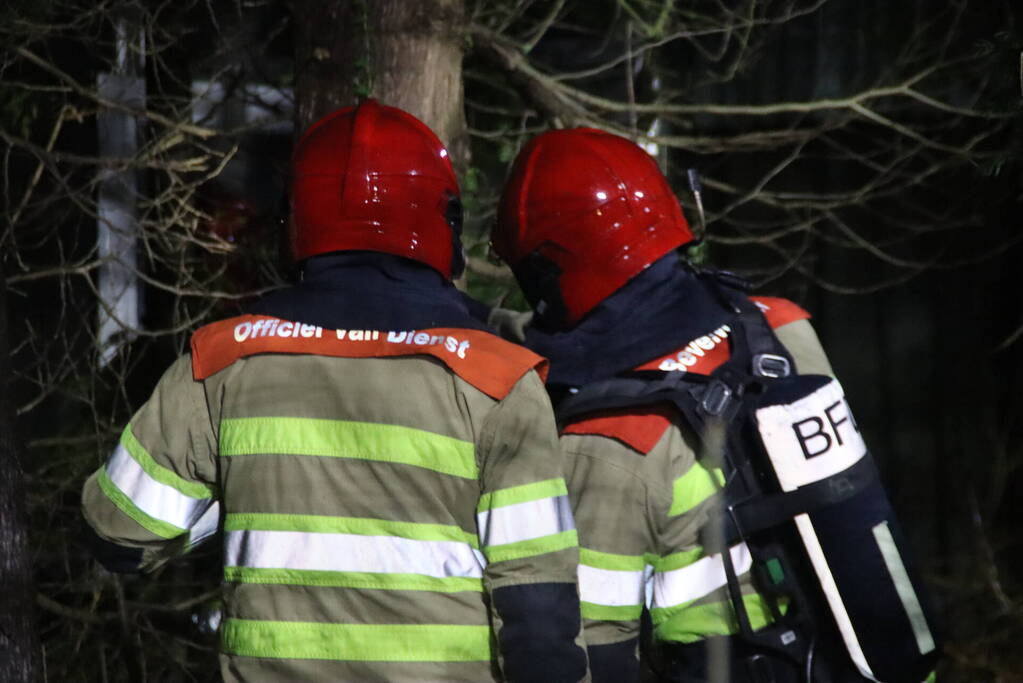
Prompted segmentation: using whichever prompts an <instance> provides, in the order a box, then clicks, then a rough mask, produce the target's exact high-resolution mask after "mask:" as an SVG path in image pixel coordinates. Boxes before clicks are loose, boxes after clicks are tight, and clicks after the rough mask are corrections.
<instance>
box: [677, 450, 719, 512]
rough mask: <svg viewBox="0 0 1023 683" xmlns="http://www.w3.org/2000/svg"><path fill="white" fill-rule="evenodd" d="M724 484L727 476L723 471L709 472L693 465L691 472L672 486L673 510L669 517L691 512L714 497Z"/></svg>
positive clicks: (695, 464)
mask: <svg viewBox="0 0 1023 683" xmlns="http://www.w3.org/2000/svg"><path fill="white" fill-rule="evenodd" d="M715 481H716V482H717V483H716V484H715ZM724 484H725V475H724V473H723V472H722V471H721V470H719V469H716V468H715V469H710V470H708V469H707V468H705V467H704V466H703V465H701V464H700V463H698V462H697V463H693V466H692V467H690V468H689V471H688V472H686V473H685V474H683V475H682V476H681V477H679V478H678V479H676V480H675V482H674V484H672V489H673V493H672V498H671V509H670V510H668V515H670V516H675V515H681V514H685V513H686V512H689V511H690V510H692V509H693V508H695V507H696V506H697V505H699V504H700V503H702V502H704V501H705V500H707V499H708V498H710V497H711V496H713V495H714V494H715V493H716V492H717V490H718V488H720V487H722V486H724Z"/></svg>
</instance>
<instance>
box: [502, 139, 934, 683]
mask: <svg viewBox="0 0 1023 683" xmlns="http://www.w3.org/2000/svg"><path fill="white" fill-rule="evenodd" d="M691 242H693V234H692V232H691V230H690V228H689V226H688V224H687V222H686V220H685V218H684V216H683V214H682V211H681V209H680V207H679V203H678V201H677V199H676V198H675V196H674V195H673V193H672V191H671V189H670V187H669V185H668V183H667V181H666V180H665V178H664V176H663V175H662V174H661V172H660V170H659V169H658V167H657V165H656V163H655V162H654V160H653V159H652V158H651V157H650V156H649V155H648V154H647V153H645V152H644V151H643V150H642V149H641V148H639V147H638V146H636V145H635V144H633V143H632V142H630V141H628V140H626V139H624V138H621V137H618V136H615V135H611V134H609V133H605V132H602V131H598V130H593V129H569V130H557V131H550V132H547V133H544V134H542V135H540V136H538V137H536V138H534V139H533V140H531V141H530V142H529V143H528V144H527V145H525V146H524V148H523V149H522V151H521V152H520V153H519V155H518V157H517V159H516V161H515V163H514V166H513V168H512V171H511V173H510V176H509V179H508V181H507V185H506V187H505V190H504V193H503V196H502V199H501V204H500V208H499V213H498V219H497V223H496V226H495V228H494V233H493V236H492V247H493V249H494V250H495V252H496V253H497V254H498V255H499V256H501V257H502V258H503V259H504V260H505V262H507V263H508V264H509V265H510V266H511V268H512V270H513V271H514V273H515V275H516V277H517V280H518V282H519V284H520V285H521V287H522V290H523V292H524V294H525V296H526V298H527V299H528V301H529V303H530V304H531V306H532V308H533V311H534V312H533V314H532V315H531V316H515V315H510V314H508V312H501V311H495V313H494V314H492V316H491V321H492V322H493V323H494V324H495V325H497V326H500V327H501V328H502V330H503V334H505V335H506V336H510V337H513V338H519V339H521V340H524V342H525V344H526V345H527V346H528V347H529V348H531V349H533V350H534V351H536V352H537V353H540V354H541V355H543V356H545V357H547V358H549V359H550V361H551V370H550V374H549V377H548V390H549V392H550V394H551V396H552V398H553V399H554V401H555V405H556V406H557V405H558V403H559V401H561V400H562V399H565V400H567V397H571V396H573V394H574V393H575V392H578V391H579V390H580V388H581V387H582V388H585V387H588V386H593V385H594V384H595V383H598V382H602V381H605V380H608V378H614V377H621V376H633V377H640V376H648V375H651V374H654V375H657V376H658V377H670V376H672V375H673V373H674V374H675V375H679V374H682V373H685V374H686V376H693V375H702V376H704V377H707V376H709V375H710V374H711V373H712V372H713V371H714V370H715V368H718V367H720V366H721V365H722V363H723V362H725V361H726V360H727V359H728V358H729V357H730V353H731V351H730V334H731V333H732V332H733V331H734V328H735V324H734V322H733V316H734V311H733V310H730V309H729V307H728V306H727V305H725V303H724V302H723V301H722V299H721V297H720V296H718V292H717V291H716V290H715V286H712V284H711V280H712V279H713V278H708V277H707V276H706V274H704V273H701V272H699V271H698V270H697V269H695V268H693V267H692V266H690V265H689V264H688V263H687V262H686V261H685V260H684V259H682V258H680V255H679V250H680V249H681V248H683V247H685V246H686V245H687V244H690V243H691ZM720 277H722V278H724V277H726V276H724V275H722V276H720ZM743 299H744V300H745V301H747V302H748V301H749V300H748V299H746V298H745V297H743ZM753 301H754V302H755V303H756V305H757V307H759V309H760V310H761V311H763V314H764V317H766V321H767V323H768V324H769V325H770V328H773V333H774V335H775V336H776V338H777V340H778V341H779V342H780V343H781V345H782V346H783V347H784V349H786V350H787V355H788V356H789V357H790V358H791V360H792V361H793V362H794V365H795V368H794V370H795V371H796V372H797V373H799V374H815V375H823V376H831V375H832V369H831V366H830V365H829V362H828V359H827V357H826V356H825V353H824V351H823V350H822V348H821V345H820V343H819V341H818V339H817V337H816V335H815V333H814V331H813V329H812V327H811V325H810V322H809V320H808V319H809V314H808V313H807V312H806V311H804V310H803V309H801V308H800V307H799V306H797V305H796V304H794V303H792V302H790V301H787V300H784V299H777V298H763V297H754V298H753ZM730 323H731V324H730ZM765 327H766V326H765ZM846 427H847V428H848V424H847V425H846ZM562 447H563V449H564V451H565V453H566V457H567V468H568V469H567V475H566V477H567V480H568V489H569V496H570V499H571V501H572V507H573V512H574V515H575V519H576V523H577V524H578V527H579V542H580V566H579V587H580V597H581V601H582V603H581V604H582V616H583V623H584V627H585V634H586V642H587V645H588V649H589V657H590V665H591V670H592V672H593V680H594V681H608V682H611V681H616V682H622V681H635V680H638V677H639V676H640V662H639V654H638V653H639V650H640V632H641V617H644V618H646V617H648V618H649V628H650V629H652V639H653V641H654V642H655V643H656V644H657V647H656V648H655V651H656V652H657V657H656V658H651V661H652V662H653V661H660V664H659V665H657V666H656V667H655V668H658V669H659V670H660V675H661V676H663V677H664V679H665V680H672V681H687V682H696V681H706V680H711V679H712V678H713V680H716V681H718V680H720V681H730V682H733V683H738V682H745V681H751V682H756V683H760V682H766V681H789V680H791V681H795V680H801V677H802V675H803V671H802V669H804V668H805V667H806V666H810V667H811V668H812V662H810V664H809V665H807V663H806V662H805V661H795V660H789V659H787V658H785V657H781V656H777V657H765V656H764V653H763V652H761V651H760V650H758V649H756V648H752V647H751V646H749V645H748V643H747V641H746V640H743V639H740V638H737V637H736V634H737V632H738V629H739V625H738V620H737V617H736V609H735V607H733V605H735V604H737V602H738V601H741V604H742V607H743V608H744V609H743V611H744V612H745V616H746V618H747V619H748V627H749V630H751V631H755V632H760V631H761V630H762V629H764V628H765V627H767V626H768V625H769V624H771V623H772V621H773V620H774V617H773V616H772V615H773V614H775V612H772V605H771V604H769V603H768V602H767V601H766V600H765V598H764V597H763V595H762V594H761V593H762V592H758V590H757V589H756V588H755V585H754V582H753V581H752V578H751V571H750V570H751V568H752V565H753V562H752V559H751V553H750V549H749V547H748V546H747V545H746V544H745V543H744V542H736V543H734V544H733V545H731V546H730V548H731V550H730V551H729V557H728V558H727V559H729V560H730V561H731V565H732V567H733V569H734V572H733V575H734V576H737V579H738V581H737V583H738V586H735V585H734V584H733V586H732V588H735V589H737V590H730V587H729V585H728V584H729V579H728V576H727V573H726V570H725V564H726V563H725V562H724V560H725V558H723V557H722V555H723V552H722V550H721V549H722V548H724V547H729V546H728V545H723V544H722V542H721V538H720V537H719V538H713V536H714V535H715V534H714V531H713V529H712V526H713V525H711V524H710V520H711V519H712V518H714V517H713V516H714V514H715V512H716V511H717V510H719V509H720V504H721V495H722V494H721V488H722V485H723V483H724V476H723V473H722V469H721V467H720V466H719V465H717V464H715V463H714V462H709V461H704V460H703V459H701V458H700V457H698V455H697V454H698V453H699V452H700V448H701V446H700V442H699V440H698V435H697V434H696V433H695V431H694V429H693V428H692V427H690V425H689V424H688V423H687V422H686V421H685V420H683V419H682V415H680V413H679V411H678V410H677V409H676V408H675V407H674V406H672V405H670V404H667V403H661V404H657V403H654V404H650V405H641V406H634V407H625V408H619V409H613V410H603V411H598V412H593V413H590V414H585V415H582V416H575V417H574V418H572V419H570V420H569V421H568V422H567V424H564V425H563V427H562ZM715 546H716V548H717V550H715ZM645 608H646V609H648V611H645ZM783 639H784V637H783ZM921 642H923V643H924V645H923V646H922V648H924V647H927V641H926V638H925V639H923V640H922V641H921ZM930 646H931V647H932V648H933V642H931V644H930ZM816 647H817V651H818V654H820V652H821V648H824V647H825V646H824V645H822V644H820V643H818V644H817V645H816ZM921 651H922V652H923V649H921ZM715 652H719V653H724V654H723V656H719V657H717V661H718V664H717V665H714V666H716V667H717V668H716V671H717V673H716V674H712V672H711V670H712V669H713V668H714V666H712V665H711V663H710V662H711V661H712V660H714V659H715V656H714V655H713V653H715ZM846 659H847V658H845V656H844V654H842V653H840V654H839V656H838V657H837V658H836V661H838V662H839V663H838V664H837V665H836V670H835V671H834V672H832V673H830V674H827V675H828V676H831V678H827V679H825V678H822V676H824V675H825V674H821V673H820V672H819V671H815V672H814V674H813V675H814V680H865V679H863V678H862V677H861V676H860V674H859V673H856V670H855V669H854V668H852V667H851V666H848V665H847V661H846ZM925 671H926V669H925ZM722 676H723V677H722ZM921 678H922V676H921V677H920V678H917V679H916V680H917V681H919V680H921Z"/></svg>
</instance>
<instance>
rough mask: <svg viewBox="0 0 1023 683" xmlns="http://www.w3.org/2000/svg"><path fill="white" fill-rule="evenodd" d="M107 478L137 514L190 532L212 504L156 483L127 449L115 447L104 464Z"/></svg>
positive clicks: (119, 446) (204, 499) (209, 501)
mask: <svg viewBox="0 0 1023 683" xmlns="http://www.w3.org/2000/svg"><path fill="white" fill-rule="evenodd" d="M106 471H107V476H109V477H110V480H111V481H112V482H114V484H115V485H116V486H117V488H119V489H120V490H121V491H123V492H124V494H125V495H126V496H128V498H130V499H131V502H133V503H134V504H135V505H136V506H137V507H138V508H139V509H140V510H142V511H143V512H145V513H146V514H147V515H149V516H150V517H153V518H154V519H158V520H160V521H161V522H166V523H167V524H173V525H174V526H176V527H178V528H179V529H191V528H192V525H193V524H195V523H196V521H198V519H199V518H200V517H202V515H203V513H205V512H206V510H207V509H208V508H209V506H210V504H211V503H212V502H213V501H212V500H210V499H209V498H192V497H191V496H186V495H185V494H184V493H182V492H181V491H178V490H177V489H176V488H174V487H173V486H167V485H166V484H161V483H160V482H158V481H156V480H155V479H153V478H152V477H150V476H149V475H148V474H146V471H145V470H143V469H142V466H141V465H139V464H138V463H137V462H136V461H135V459H134V458H133V457H131V454H130V453H128V449H126V448H125V447H124V446H121V445H118V446H117V448H115V449H114V452H113V455H111V456H110V460H108V461H107V466H106Z"/></svg>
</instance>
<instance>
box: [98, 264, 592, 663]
mask: <svg viewBox="0 0 1023 683" xmlns="http://www.w3.org/2000/svg"><path fill="white" fill-rule="evenodd" d="M323 258H324V257H320V261H322V260H323ZM353 258H354V261H353V260H352V259H353ZM359 258H360V257H352V258H342V257H335V258H333V259H332V260H330V259H328V260H327V267H325V268H320V269H316V268H311V269H307V273H306V278H305V281H304V282H303V284H302V285H301V286H300V287H297V288H296V289H295V290H292V291H289V292H286V293H284V294H283V295H277V296H275V297H271V299H270V300H269V303H266V304H263V305H262V308H261V309H260V311H259V312H258V313H257V314H254V315H253V314H250V315H243V316H240V317H237V318H233V319H229V320H224V321H221V322H218V323H214V324H212V325H209V326H206V327H204V328H202V329H200V330H199V331H197V332H196V333H195V334H194V335H193V337H192V342H191V353H190V354H189V355H187V356H184V357H182V358H180V359H179V360H178V361H177V362H175V363H174V364H173V365H172V366H171V367H170V369H169V370H168V371H167V372H166V374H165V375H164V376H163V378H162V379H161V380H160V382H159V383H158V385H157V386H156V389H155V391H154V392H153V395H152V397H151V398H150V399H149V401H148V402H147V403H146V404H145V405H144V406H143V407H142V408H141V409H140V410H139V411H138V412H137V413H136V414H135V416H134V417H133V418H132V419H131V421H130V423H129V424H128V425H127V427H125V429H124V432H123V434H122V435H121V439H120V443H119V445H118V446H117V448H116V450H115V451H114V453H113V455H112V456H111V457H110V459H109V461H108V462H107V463H106V465H105V466H104V467H102V468H101V469H100V470H99V471H98V472H96V473H95V474H93V475H92V476H91V477H90V478H89V480H88V482H87V483H86V484H85V488H84V494H83V505H84V515H85V518H86V520H87V522H88V523H89V525H90V526H91V528H92V529H93V530H94V531H95V533H96V534H97V535H98V536H99V537H100V539H102V542H103V543H105V544H107V546H108V547H113V548H122V549H125V550H128V549H131V550H133V551H135V552H136V553H137V557H136V561H135V562H134V564H136V565H137V566H138V567H140V568H142V569H145V568H149V567H152V566H154V565H156V564H157V563H159V562H160V561H162V560H163V559H164V558H166V557H167V556H170V555H174V554H176V553H180V552H182V551H184V550H186V549H187V548H188V547H189V546H190V545H191V544H194V543H195V542H197V541H198V540H200V538H201V537H202V536H203V535H205V534H208V533H210V532H211V531H213V530H214V529H216V528H217V527H218V526H219V527H220V529H221V530H222V542H223V558H224V576H223V581H224V583H223V604H224V608H223V610H224V614H223V622H222V625H221V629H220V639H221V652H222V654H221V664H222V672H223V676H224V679H225V680H227V681H281V680H304V681H426V680H429V681H484V680H539V679H540V678H542V679H543V680H563V681H577V680H581V679H583V678H585V677H586V675H587V671H586V657H585V652H584V650H583V649H582V645H581V643H582V640H581V628H580V619H579V613H578V598H577V590H576V571H577V566H576V565H577V558H578V549H577V536H576V531H575V529H574V525H573V521H572V515H571V511H570V508H569V504H568V501H567V498H566V485H565V481H564V479H563V476H562V472H563V463H562V459H561V455H560V451H559V446H558V440H557V434H556V429H555V425H554V421H553V417H552V413H551V408H550V404H549V401H548V399H547V395H546V393H545V391H544V387H543V383H542V379H541V377H542V375H543V372H544V366H543V361H542V360H541V359H540V358H539V357H538V356H536V355H534V354H532V353H531V352H529V351H526V350H525V349H523V348H521V347H517V346H515V345H513V344H510V343H508V342H505V341H503V340H501V339H499V338H497V337H495V336H493V335H490V334H488V333H486V332H484V331H481V330H479V329H472V328H473V327H475V325H474V324H473V323H471V322H469V321H468V317H467V316H465V314H464V307H463V308H462V310H461V311H459V304H457V302H456V297H455V296H454V295H453V293H452V292H451V291H447V290H443V291H442V290H441V289H440V288H441V287H442V283H441V282H440V281H439V280H438V281H436V282H434V281H433V278H434V274H433V273H432V271H429V272H424V271H425V270H426V269H418V266H415V265H409V264H408V263H406V262H401V260H400V259H392V258H391V257H383V256H379V255H373V257H363V260H362V261H360V260H359ZM365 258H369V261H368V262H367V261H366V260H365ZM313 262H314V263H313V265H317V259H313ZM381 264H383V265H381ZM321 265H322V264H321ZM409 269H411V270H409ZM310 270H311V271H312V272H311V273H310ZM424 278H425V282H424ZM339 283H340V284H339ZM353 288H354V290H356V291H352V290H353ZM360 292H362V295H359V293H360ZM353 301H354V302H356V303H353ZM431 302H432V303H431ZM438 302H440V303H438ZM318 305H319V306H323V309H322V310H319V309H317V306H318ZM274 310H275V311H277V312H278V313H281V315H272V314H270V311H274ZM324 311H326V312H324ZM367 311H368V312H367ZM284 313H289V314H294V313H299V314H304V315H307V316H308V317H307V318H304V319H303V318H299V320H298V321H295V320H293V319H288V318H286V317H284V315H283V314H284ZM349 314H350V315H349ZM317 316H319V318H318V319H317ZM459 316H463V317H464V321H463V318H460V317H459ZM346 317H347V318H348V320H349V321H356V322H358V323H360V324H359V325H358V326H355V325H353V324H345V325H341V324H340V323H342V322H345V318H346ZM400 321H404V322H406V323H407V324H404V325H397V324H395V323H397V322H400ZM459 321H462V322H463V324H452V323H459ZM374 322H376V323H380V322H384V323H386V325H393V326H391V327H388V326H386V325H377V326H370V325H369V324H370V323H374ZM328 323H329V324H328ZM110 544H113V545H112V546H111V545H110ZM139 551H140V552H139ZM121 557H122V559H121V567H120V568H122V569H124V568H126V567H125V563H124V559H123V558H124V557H126V555H124V554H123V553H122V556H121ZM128 564H131V563H128ZM538 671H543V674H542V675H541V676H539V677H538V673H537V672H538Z"/></svg>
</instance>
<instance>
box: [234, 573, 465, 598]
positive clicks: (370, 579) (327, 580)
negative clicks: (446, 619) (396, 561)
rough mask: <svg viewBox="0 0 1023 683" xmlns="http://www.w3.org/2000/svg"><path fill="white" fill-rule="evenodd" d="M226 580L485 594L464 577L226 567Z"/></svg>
mask: <svg viewBox="0 0 1023 683" xmlns="http://www.w3.org/2000/svg"><path fill="white" fill-rule="evenodd" d="M224 580H225V581H231V582H234V583H258V584H282V585H289V586H331V587H334V588H364V589H368V590H403V591H430V592H433V593H463V592H472V593H482V592H483V579H476V578H471V577H461V576H446V577H437V576H425V575H423V574H384V573H379V572H340V571H324V570H313V569H266V568H258V567H224Z"/></svg>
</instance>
